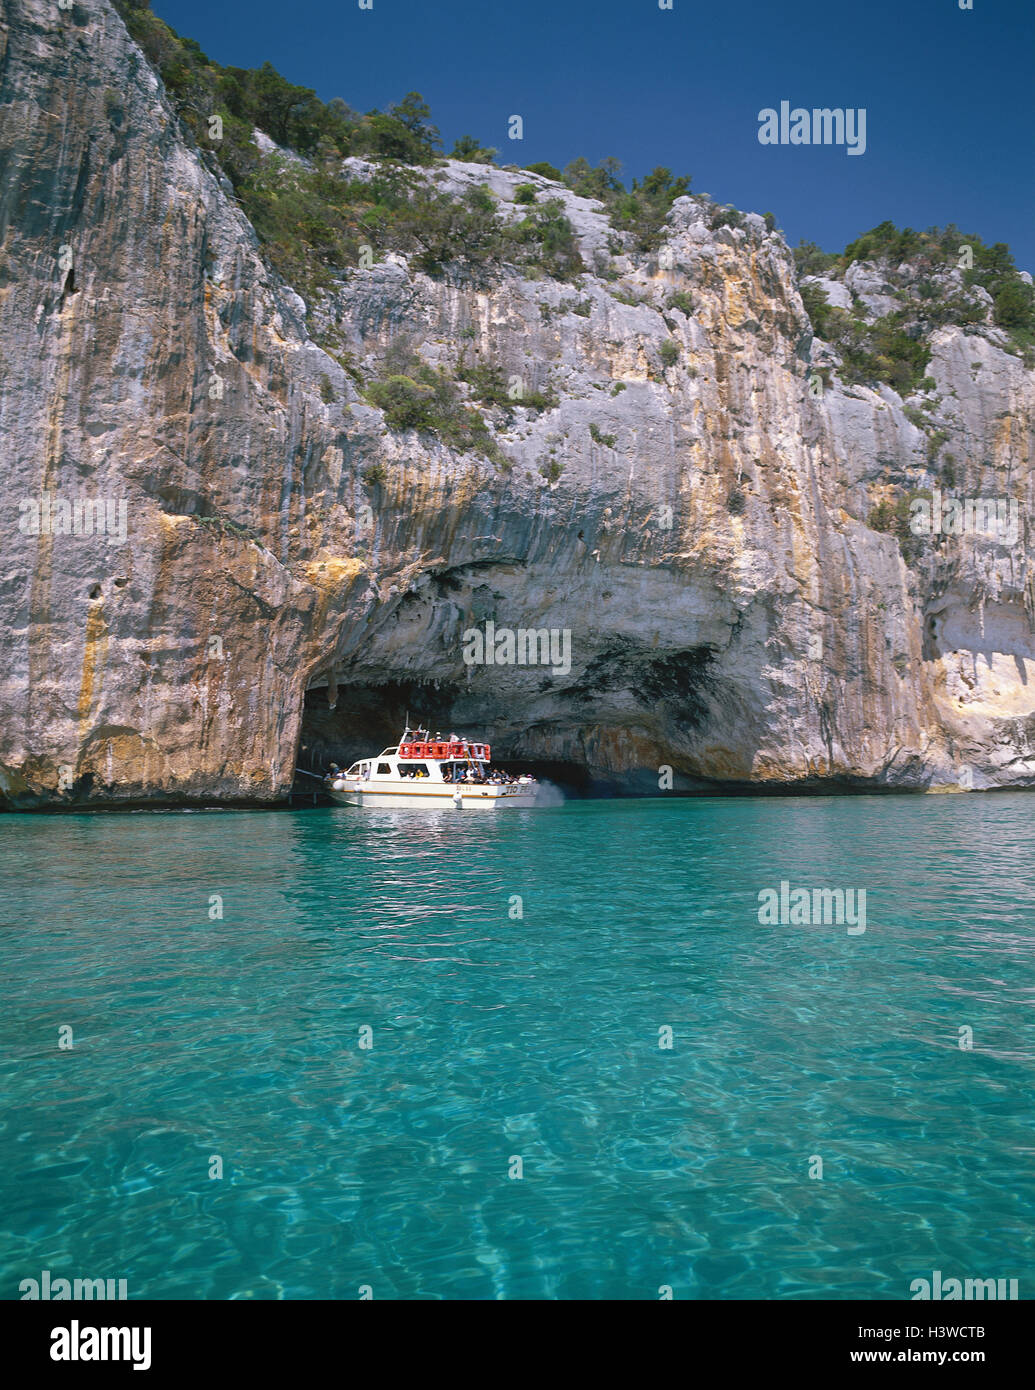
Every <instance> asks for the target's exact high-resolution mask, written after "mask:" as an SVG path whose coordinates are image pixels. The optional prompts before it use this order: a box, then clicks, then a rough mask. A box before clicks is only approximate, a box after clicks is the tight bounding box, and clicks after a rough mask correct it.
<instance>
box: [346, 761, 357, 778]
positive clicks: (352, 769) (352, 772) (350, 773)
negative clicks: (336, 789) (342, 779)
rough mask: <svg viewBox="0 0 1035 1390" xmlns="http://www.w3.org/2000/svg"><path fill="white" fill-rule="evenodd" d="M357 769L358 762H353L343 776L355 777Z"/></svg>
mask: <svg viewBox="0 0 1035 1390" xmlns="http://www.w3.org/2000/svg"><path fill="white" fill-rule="evenodd" d="M359 769H360V764H359V763H353V764H352V766H351V767H350V768H349V770H348V772H346V774H345V776H346V777H357V776H358V775H359Z"/></svg>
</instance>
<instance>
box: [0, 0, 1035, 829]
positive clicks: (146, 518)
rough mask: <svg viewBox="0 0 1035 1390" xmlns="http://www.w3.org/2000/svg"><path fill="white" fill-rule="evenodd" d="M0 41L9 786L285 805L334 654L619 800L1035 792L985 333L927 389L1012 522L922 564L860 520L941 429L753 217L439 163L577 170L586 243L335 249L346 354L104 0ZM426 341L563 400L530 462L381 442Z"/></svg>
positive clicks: (440, 714) (530, 415)
mask: <svg viewBox="0 0 1035 1390" xmlns="http://www.w3.org/2000/svg"><path fill="white" fill-rule="evenodd" d="M0 44H2V51H0V83H2V86H0V125H2V130H0V147H2V148H3V150H4V152H5V156H4V167H3V171H2V175H0V354H2V360H0V370H2V376H0V433H2V440H3V443H2V447H3V450H4V457H5V475H6V477H7V478H8V479H9V484H8V488H7V489H6V491H5V497H6V501H5V503H4V507H3V516H4V519H3V534H4V558H3V567H2V573H0V628H2V630H3V633H4V654H5V660H4V665H3V669H2V672H0V791H2V792H3V793H4V794H5V795H6V797H7V799H8V804H12V805H26V806H32V805H50V804H61V803H64V804H74V803H76V802H91V801H109V800H113V799H114V800H135V799H163V798H164V799H174V800H175V799H181V798H204V799H208V798H219V799H226V800H235V799H236V800H260V801H269V800H275V799H277V798H278V797H281V796H283V795H284V794H285V792H286V790H287V789H288V787H289V786H290V783H291V779H292V774H293V768H294V760H295V756H296V750H297V745H298V740H299V735H300V729H301V721H302V711H303V701H304V697H305V692H306V690H307V688H310V687H311V688H312V690H314V691H315V694H314V693H311V694H310V701H311V702H312V701H314V700H316V701H317V702H319V700H320V699H321V698H323V697H322V695H321V690H322V688H323V687H324V686H325V685H326V684H327V683H328V679H330V684H331V687H332V695H333V692H334V688H337V689H338V690H339V691H341V692H343V694H342V696H341V698H342V708H343V709H347V708H348V698H347V697H348V691H349V690H350V689H354V690H356V691H362V692H364V699H365V700H367V702H368V703H369V693H370V692H371V691H373V692H375V693H376V691H377V690H378V689H385V690H389V689H390V690H394V691H401V690H410V691H412V690H417V691H424V692H425V694H426V701H425V708H424V709H423V710H417V711H414V713H425V714H427V715H428V716H429V717H431V718H432V719H435V718H441V721H442V723H443V724H445V723H447V722H453V723H457V722H463V723H465V724H466V725H467V726H468V727H469V728H470V729H471V731H472V732H477V733H480V734H481V733H484V734H485V735H487V736H489V737H491V739H492V741H493V742H494V744H495V747H496V749H497V751H498V752H499V753H500V754H503V755H510V756H526V757H535V758H540V759H543V760H544V761H555V762H566V763H571V764H575V765H580V766H582V765H584V766H585V767H586V768H587V769H588V773H589V775H590V776H591V777H592V778H595V779H598V780H600V781H604V782H607V783H608V784H610V785H614V786H618V787H621V786H627V787H628V788H630V789H639V790H650V789H651V788H652V787H653V788H656V786H657V776H658V768H659V767H661V766H663V765H667V766H671V767H672V768H673V769H674V785H675V786H676V787H677V788H678V787H680V786H690V785H693V784H695V782H697V781H699V780H700V779H714V780H717V781H720V782H722V781H731V782H759V783H762V784H776V783H780V784H784V783H792V784H814V783H816V782H822V781H824V780H827V779H832V780H834V781H838V782H840V783H848V784H852V785H859V786H865V785H874V786H897V787H910V788H930V787H938V786H948V787H952V788H956V787H958V786H961V785H962V786H974V787H977V788H980V787H986V786H1003V785H1028V784H1030V783H1031V782H1032V781H1033V780H1035V619H1033V611H1035V604H1033V580H1032V571H1031V559H1030V544H1029V526H1030V518H1031V516H1032V503H1033V497H1032V488H1033V469H1032V459H1031V441H1032V400H1033V392H1032V385H1033V374H1032V373H1031V372H1030V371H1028V370H1026V369H1025V368H1024V367H1023V365H1022V363H1021V361H1020V359H1019V358H1018V357H1016V356H1014V355H1012V354H1010V353H1008V352H1007V351H1005V350H1004V348H1003V345H1002V343H1001V342H999V341H998V340H997V336H996V334H995V333H994V332H991V333H984V334H981V333H974V332H969V333H967V332H965V331H964V330H963V329H960V328H952V327H947V328H943V329H940V330H939V331H938V333H937V334H936V337H935V341H934V344H933V347H934V351H933V356H932V363H931V366H930V368H929V371H930V374H931V376H932V377H933V378H934V380H935V389H934V391H933V392H932V393H929V396H930V401H931V405H930V410H931V412H932V414H931V418H932V420H933V421H934V422H935V423H936V424H937V426H938V428H939V430H940V431H941V432H942V434H944V436H945V440H946V441H947V442H946V443H945V444H944V447H945V448H946V449H949V450H951V451H952V452H953V454H954V456H955V458H956V459H957V460H958V464H957V474H958V479H959V484H958V487H957V491H959V492H960V494H961V495H963V496H972V497H974V496H982V495H987V496H994V497H1008V498H1012V499H1014V500H1016V502H1017V504H1018V513H1019V517H1020V530H1019V535H1018V537H1017V539H1016V541H1015V543H1013V544H1004V543H1002V542H1001V541H998V540H994V539H988V538H982V537H980V536H960V537H950V538H942V539H941V540H939V541H938V542H937V543H936V542H935V541H934V540H933V539H930V538H929V539H928V541H927V542H926V543H925V544H921V545H920V546H919V549H918V551H917V553H915V554H913V555H912V558H911V561H910V563H909V564H907V563H906V561H905V559H904V557H903V554H902V551H901V548H900V545H899V542H898V540H897V539H895V538H894V537H893V536H890V535H887V534H883V533H881V532H878V531H875V530H873V529H871V528H870V527H869V526H868V525H867V518H868V516H869V515H870V513H871V510H872V508H873V506H874V503H875V500H877V499H878V498H879V497H880V496H881V495H882V492H883V490H885V489H888V488H895V487H899V488H901V487H907V486H908V487H925V486H926V487H928V488H929V487H931V486H932V485H933V484H935V483H936V482H937V478H936V475H935V474H933V473H932V472H931V466H930V459H929V438H928V435H927V434H925V432H924V430H923V429H921V428H919V427H918V426H917V425H916V424H914V423H912V422H911V420H910V418H909V416H908V415H907V414H906V411H905V408H904V403H903V402H902V400H901V399H900V398H899V397H898V396H897V395H896V394H895V393H894V392H893V391H891V390H890V388H887V387H882V388H881V389H880V390H879V391H874V390H870V389H868V388H865V387H859V386H847V387H846V386H842V385H840V384H839V379H838V374H837V360H836V357H835V356H834V355H833V354H832V353H831V352H830V351H825V350H824V348H823V345H821V344H818V343H817V342H815V341H814V340H813V333H812V328H811V325H810V323H809V320H808V318H807V316H806V314H805V312H804V309H803V306H802V302H801V299H800V296H799V294H798V291H797V289H796V287H795V275H794V266H793V261H792V257H791V255H790V253H789V251H788V249H787V247H786V245H785V243H784V241H783V240H782V238H781V237H780V235H779V234H778V233H776V232H773V231H769V230H767V228H766V226H765V224H764V222H763V221H762V219H761V218H758V217H752V216H749V217H748V218H747V219H746V222H745V225H744V227H743V228H731V227H724V228H720V229H718V230H714V231H713V230H711V229H710V225H709V221H708V218H707V215H706V213H707V209H706V205H705V204H704V203H703V202H702V201H700V200H697V199H693V198H683V199H680V200H678V201H677V203H676V205H675V207H674V209H673V212H672V214H671V217H670V228H669V231H668V233H667V234H666V238H665V242H664V245H663V247H662V251H661V253H660V254H659V253H655V254H653V255H652V256H646V255H640V256H634V255H630V254H628V253H625V252H622V251H617V252H611V251H609V250H608V246H609V241H608V237H609V228H608V226H607V223H606V220H605V218H604V214H603V210H602V209H601V208H600V207H599V205H597V204H594V203H591V202H588V201H587V200H585V199H580V198H576V197H575V196H574V195H572V194H570V193H569V192H567V190H560V189H558V187H557V186H556V185H549V184H547V182H546V181H545V180H541V179H537V177H536V176H530V175H528V174H527V173H515V172H508V171H506V170H496V169H493V170H487V169H486V168H485V167H484V166H472V165H458V164H455V163H451V164H449V165H447V166H445V167H444V168H442V169H440V170H438V171H437V172H436V175H435V177H436V178H438V179H439V180H440V181H442V182H443V183H444V184H445V186H447V187H450V188H460V187H462V186H464V185H465V184H469V183H470V182H472V181H480V182H488V183H489V186H490V187H491V189H492V191H493V193H494V195H495V196H496V198H497V199H498V202H499V207H500V211H501V215H503V216H505V217H509V216H517V215H518V214H519V209H518V208H517V206H516V205H515V203H514V192H515V189H516V187H517V185H518V184H519V183H528V182H531V183H533V184H535V185H536V186H537V187H538V188H539V190H540V192H539V195H538V196H540V197H547V196H559V197H561V198H562V200H563V201H564V202H565V204H566V209H567V212H568V215H569V218H570V219H571V221H572V223H573V225H574V226H575V228H576V231H577V232H578V234H579V238H580V243H581V246H582V251H583V255H584V258H585V259H586V262H587V265H589V266H591V267H592V269H591V271H590V273H589V274H587V276H586V278H585V279H584V281H583V282H582V284H581V285H579V286H576V287H573V286H572V285H570V284H566V285H562V284H558V283H556V282H553V281H551V280H550V279H548V278H538V279H532V278H528V274H527V272H526V273H525V274H524V275H522V274H519V273H518V272H517V271H510V272H506V273H504V274H502V275H500V276H496V277H494V278H493V280H492V282H491V283H488V284H486V283H481V282H477V281H472V280H470V278H468V277H464V276H462V275H459V274H455V275H448V274H447V275H444V276H441V277H437V278H432V277H429V276H427V275H423V274H419V273H416V272H414V271H412V270H411V268H410V267H409V266H408V265H407V263H406V261H405V259H404V258H403V257H401V256H390V257H388V258H387V260H385V261H383V262H381V263H378V264H375V265H374V266H373V267H372V268H370V269H367V270H357V271H353V272H349V273H348V274H347V276H346V277H345V278H344V280H343V283H342V285H341V288H340V291H339V292H338V293H337V294H336V295H335V297H334V301H333V303H332V304H331V305H329V306H328V305H325V306H324V307H323V310H321V311H320V313H322V314H323V316H324V317H326V316H327V314H328V313H330V314H331V316H332V317H333V318H334V319H335V321H336V322H335V332H336V334H337V335H338V337H339V338H340V340H341V341H342V342H343V343H345V344H347V346H348V348H349V350H350V351H351V353H352V355H353V359H352V360H353V362H354V363H355V364H356V368H357V369H358V370H357V371H356V372H354V373H352V374H350V373H346V372H345V371H344V370H343V369H342V367H341V366H340V365H339V362H338V360H337V359H336V357H332V356H329V355H328V353H326V352H324V351H323V350H321V349H320V348H319V347H317V346H316V344H315V343H314V342H313V341H311V339H310V338H309V336H308V333H307V321H306V313H305V305H304V304H303V303H302V302H301V300H300V299H299V298H298V296H297V295H296V294H295V293H294V292H293V291H292V290H291V289H289V288H287V287H284V286H282V285H281V284H280V283H279V281H278V279H277V277H276V276H275V275H274V274H273V273H272V272H271V271H270V269H269V268H268V266H267V265H266V263H265V261H264V259H263V257H262V254H261V252H260V248H259V245H258V242H257V239H256V237H255V234H254V232H253V231H252V229H251V227H250V226H249V224H248V222H247V221H246V219H245V218H244V217H243V215H242V214H241V212H240V210H239V208H238V207H237V206H236V204H235V202H234V199H233V197H232V190H231V189H230V187H229V185H228V184H227V183H226V181H225V179H222V178H221V177H220V176H219V174H218V170H216V169H214V168H210V167H209V165H208V163H207V162H206V160H205V158H204V157H203V156H202V155H200V154H199V153H198V152H197V151H196V150H194V149H193V148H191V147H190V146H189V144H188V142H187V141H186V140H185V138H184V136H183V133H182V131H181V129H180V127H179V124H178V122H177V120H176V118H175V116H174V114H173V112H172V110H171V108H170V106H169V105H168V103H167V102H166V100H165V97H164V94H163V91H162V88H161V84H160V82H159V81H158V79H157V78H156V77H155V75H154V74H153V72H152V71H151V69H150V68H149V67H148V65H147V63H146V61H145V60H144V58H143V56H142V55H141V53H140V52H139V50H138V49H137V48H136V46H135V45H134V44H133V43H132V42H131V40H130V39H129V38H128V36H127V34H126V32H125V29H124V27H123V25H122V23H121V21H120V20H119V19H118V17H117V16H116V15H115V13H114V12H113V11H112V10H111V8H110V6H109V5H108V4H107V3H106V0H96V3H93V4H91V5H90V6H88V7H87V6H77V7H76V9H75V11H74V12H73V13H72V15H71V16H65V15H63V14H62V13H61V12H60V11H58V10H57V8H56V6H53V5H52V4H51V3H49V0H3V3H2V4H0ZM612 244H613V243H612ZM874 273H876V272H874ZM860 284H861V285H862V289H863V290H864V291H866V292H868V293H869V292H871V291H872V286H871V285H870V284H869V282H860ZM679 292H682V293H684V294H685V295H687V296H689V301H683V302H684V303H685V302H689V304H690V312H689V313H687V312H684V310H683V309H682V308H679V307H674V306H673V305H672V303H671V300H672V296H673V294H677V293H679ZM873 292H874V293H876V291H873ZM878 298H879V296H878ZM317 317H318V314H317V313H316V312H315V311H314V312H313V313H311V314H310V322H309V328H310V329H314V331H315V321H316V318H317ZM401 342H407V343H409V344H410V345H411V346H412V348H413V349H414V350H415V351H419V352H420V354H421V355H422V356H423V357H424V358H425V360H427V361H428V362H430V363H432V364H434V365H438V366H442V367H444V368H448V369H450V370H455V368H456V366H457V363H458V361H459V360H460V358H461V355H463V356H464V360H465V361H475V360H478V361H482V362H492V363H493V364H497V365H499V366H501V367H502V368H503V369H504V370H505V371H506V372H507V374H508V375H509V376H519V377H520V378H521V379H522V382H523V383H524V384H525V386H526V389H527V390H542V391H546V390H550V391H553V392H554V393H555V394H556V398H557V402H558V403H557V405H556V407H554V408H550V409H547V410H543V411H536V410H533V409H529V408H526V407H522V406H520V405H516V406H515V407H514V408H513V409H509V410H507V409H502V408H496V409H495V410H494V411H492V412H490V418H491V421H492V424H493V427H494V430H495V434H496V440H497V444H498V446H499V449H500V450H501V451H502V456H503V458H504V459H505V464H504V465H501V464H500V463H499V462H498V461H497V462H496V463H493V462H491V461H489V460H487V459H484V458H480V457H479V456H477V455H476V454H473V453H468V454H461V453H458V452H457V451H456V450H452V449H450V448H448V447H446V446H445V445H443V444H442V443H441V442H439V441H437V440H436V439H435V438H434V437H433V436H430V435H426V434H416V433H414V432H412V431H411V432H401V433H400V432H392V431H389V430H387V429H386V427H385V423H384V417H383V416H382V414H381V412H380V411H378V410H375V409H374V408H373V407H372V406H370V405H368V404H365V403H364V401H363V399H362V397H361V394H360V386H359V385H358V384H357V379H358V382H359V383H362V382H363V381H365V380H369V379H371V378H373V377H376V376H378V375H379V374H381V372H382V370H383V364H384V359H385V354H386V353H387V352H388V351H389V349H391V348H392V346H393V345H398V344H399V343H401ZM665 342H674V344H675V345H676V348H677V349H678V352H677V353H676V355H675V357H674V360H673V352H672V349H671V348H664V349H663V346H662V345H663V343H665ZM338 355H339V356H342V354H338ZM817 363H825V364H827V365H829V366H830V367H831V368H832V376H831V381H830V384H829V385H828V386H827V388H826V389H825V390H824V391H823V394H822V396H820V397H818V398H816V397H815V396H814V395H812V394H811V393H810V390H809V377H810V373H811V372H812V370H813V367H814V366H815V365H816V364H817ZM914 418H915V413H914ZM41 499H46V501H45V505H44V506H43V508H42V510H46V511H48V512H50V513H54V514H55V515H56V516H59V515H60V511H61V503H62V502H67V503H68V504H69V506H70V507H71V504H72V503H74V502H76V501H79V502H80V503H81V502H82V501H83V500H84V499H105V500H106V501H108V502H110V503H112V504H114V505H115V507H116V509H117V507H118V505H119V504H121V503H122V502H124V503H125V513H124V516H125V534H124V536H123V535H122V534H121V531H120V528H119V527H117V526H116V527H114V528H112V529H113V531H114V534H104V535H96V534H94V535H66V534H46V533H43V532H41V533H38V534H33V533H32V521H33V516H34V512H33V504H34V503H35V504H36V507H37V512H38V511H39V510H40V501H41ZM108 515H109V513H107V512H106V513H105V516H108ZM115 515H119V513H118V511H117V510H116V512H115ZM38 519H39V518H38ZM57 525H58V526H60V521H58V522H57ZM490 621H491V622H493V623H494V624H495V625H496V627H497V629H499V628H508V629H518V628H524V629H529V628H534V629H554V630H556V631H557V632H558V633H565V632H566V633H568V634H569V640H570V649H569V652H570V669H567V670H556V669H555V668H553V667H551V666H545V667H544V666H542V665H535V666H532V665H526V666H520V665H509V666H508V665H493V666H488V665H467V664H465V662H464V659H463V646H464V634H465V632H468V631H469V630H470V629H472V628H483V627H484V624H485V623H487V622H490ZM357 708H359V706H358V705H357ZM325 724H326V721H325ZM353 733H354V734H355V736H356V737H357V738H362V736H363V733H364V730H363V729H362V728H360V729H358V730H356V729H354V730H353Z"/></svg>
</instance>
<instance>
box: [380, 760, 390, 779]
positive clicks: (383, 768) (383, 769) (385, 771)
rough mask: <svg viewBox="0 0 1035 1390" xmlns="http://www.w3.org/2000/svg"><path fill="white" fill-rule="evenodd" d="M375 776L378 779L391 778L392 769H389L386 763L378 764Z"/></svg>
mask: <svg viewBox="0 0 1035 1390" xmlns="http://www.w3.org/2000/svg"><path fill="white" fill-rule="evenodd" d="M377 775H378V777H391V775H392V769H391V767H389V765H388V763H378V765H377Z"/></svg>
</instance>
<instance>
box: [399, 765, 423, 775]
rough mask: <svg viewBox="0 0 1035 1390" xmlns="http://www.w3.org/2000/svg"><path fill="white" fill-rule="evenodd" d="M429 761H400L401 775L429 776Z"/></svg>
mask: <svg viewBox="0 0 1035 1390" xmlns="http://www.w3.org/2000/svg"><path fill="white" fill-rule="evenodd" d="M427 775H428V765H427V763H404V762H400V763H399V776H400V777H427Z"/></svg>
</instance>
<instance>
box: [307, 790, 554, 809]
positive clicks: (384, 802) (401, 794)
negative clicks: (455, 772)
mask: <svg viewBox="0 0 1035 1390" xmlns="http://www.w3.org/2000/svg"><path fill="white" fill-rule="evenodd" d="M456 792H457V788H455V787H450V786H439V787H412V788H411V787H406V788H399V789H398V790H395V789H389V788H387V787H386V788H383V789H382V788H377V789H375V788H373V787H371V786H370V785H369V784H366V783H365V784H364V785H363V786H361V787H347V788H345V789H343V790H342V791H334V790H331V789H329V790H328V793H327V794H328V796H330V797H331V798H332V799H333V800H334V801H336V802H338V804H339V805H341V806H369V807H371V808H373V809H375V810H379V811H383V810H398V809H399V808H400V807H401V808H403V809H404V810H427V811H434V810H443V811H454V810H463V811H520V810H523V809H528V808H529V807H532V806H534V805H535V799H536V794H535V788H534V787H530V788H529V789H528V790H527V791H526V790H525V788H523V787H522V788H516V789H513V790H509V789H505V788H497V787H478V786H475V787H464V788H463V789H461V791H460V795H459V797H458V796H457V795H456Z"/></svg>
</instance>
